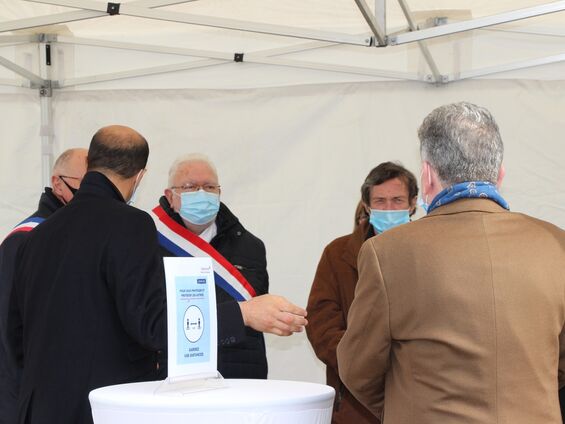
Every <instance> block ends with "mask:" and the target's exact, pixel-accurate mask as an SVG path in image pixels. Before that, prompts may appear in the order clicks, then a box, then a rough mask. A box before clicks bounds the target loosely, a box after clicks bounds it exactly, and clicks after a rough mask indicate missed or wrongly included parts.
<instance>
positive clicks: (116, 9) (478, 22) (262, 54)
mask: <svg viewBox="0 0 565 424" xmlns="http://www.w3.org/2000/svg"><path fill="white" fill-rule="evenodd" d="M29 1H33V2H36V3H44V4H51V5H56V6H65V7H71V8H75V9H78V10H74V11H69V12H62V13H56V14H51V15H46V16H38V17H33V18H25V19H18V20H13V21H8V22H1V23H0V33H6V32H11V31H16V30H22V29H28V28H36V27H43V26H48V25H54V24H61V23H68V22H74V21H82V20H86V19H94V18H99V17H104V16H116V15H126V16H133V17H137V18H144V19H151V20H156V21H168V22H176V23H182V24H187V25H200V26H206V27H216V28H223V29H230V30H236V31H246V32H254V33H262V34H270V35H277V36H283V37H292V38H298V39H304V40H306V41H304V42H303V43H299V44H297V45H293V46H290V47H282V48H275V49H268V50H261V51H254V52H237V53H233V52H222V51H212V50H206V49H202V50H200V49H187V48H178V47H167V46H157V45H149V44H140V43H128V42H119V41H106V40H96V39H86V38H78V37H72V36H61V35H56V34H36V35H0V46H10V45H17V44H21V43H33V44H37V46H38V49H39V59H40V63H39V69H40V71H39V73H38V74H36V73H33V72H32V71H30V70H28V69H25V68H23V67H22V66H20V65H18V64H16V63H14V62H12V61H10V60H8V59H6V58H4V57H2V56H0V66H2V67H4V68H7V69H9V70H11V71H12V72H14V73H15V74H16V75H18V76H19V77H20V78H23V80H22V79H0V85H7V86H14V87H27V88H32V89H38V90H39V94H40V108H41V134H40V136H41V143H42V168H43V171H42V172H43V173H42V176H43V182H44V183H47V182H48V181H49V178H50V175H49V173H50V169H51V167H52V162H53V138H54V137H53V131H52V128H53V126H52V105H51V98H52V93H53V90H54V89H63V88H67V87H73V86H79V85H84V84H90V83H95V82H102V81H113V80H119V79H124V78H132V77H140V76H147V75H154V74H164V73H169V72H177V71H181V70H189V69H198V68H203V67H211V66H218V65H222V64H226V63H231V62H233V61H236V62H243V61H245V62H249V63H256V64H263V65H276V66H286V67H293V68H301V69H313V70H318V71H331V72H340V73H346V74H357V75H365V76H370V77H380V78H388V79H399V80H411V81H422V82H425V83H433V84H445V83H448V82H453V81H458V80H463V79H468V78H476V77H481V76H486V75H492V74H496V73H501V72H507V71H511V70H518V69H524V68H529V67H534V66H540V65H546V64H551V63H557V62H563V61H565V52H564V53H562V54H557V55H552V56H546V57H539V58H535V59H529V60H520V61H515V62H512V63H507V64H503V65H498V66H490V67H485V68H482V69H474V70H470V71H463V72H458V73H453V74H444V73H442V72H441V70H440V69H439V68H438V65H437V63H436V61H435V60H434V57H433V55H432V53H431V52H430V50H429V48H428V46H427V44H426V40H429V39H431V38H435V37H445V36H448V35H451V34H456V33H460V32H465V31H472V30H477V29H484V28H488V27H492V26H495V25H500V24H504V23H508V22H514V21H519V20H524V19H528V18H532V17H536V16H542V15H547V14H552V13H558V12H561V11H565V0H560V1H556V2H553V3H547V4H543V5H539V6H535V7H530V8H525V9H519V10H514V11H510V12H505V13H500V14H496V15H491V16H486V17H480V18H476V19H470V20H467V21H462V22H453V23H445V24H443V25H441V23H442V21H441V20H438V23H439V24H440V25H438V26H434V27H431V28H425V29H420V28H418V26H417V23H416V21H415V19H414V15H413V13H412V12H411V10H410V8H409V6H408V3H407V1H406V0H398V3H399V5H400V7H401V9H402V12H403V14H404V17H405V19H406V22H407V30H406V31H404V32H401V33H394V34H392V33H391V34H387V33H386V13H385V12H386V0H375V9H374V10H375V12H373V11H372V10H371V8H370V7H369V6H368V4H367V3H366V2H365V0H353V1H352V7H354V5H355V6H356V7H357V8H358V10H359V11H360V13H361V15H362V16H363V18H364V20H365V23H366V25H367V32H366V33H363V34H345V33H339V32H330V31H320V30H314V29H305V28H299V27H292V26H287V25H273V24H266V23H258V22H251V21H244V20H236V19H226V18H219V17H214V16H203V15H195V14H188V13H180V12H173V11H168V10H161V8H163V7H166V6H171V5H176V4H180V3H189V2H191V1H195V0H134V1H131V2H127V3H112V2H110V3H103V2H100V1H95V0H29ZM202 1H205V0H202ZM353 3H354V5H353ZM56 43H59V44H73V45H87V46H99V47H107V48H113V49H121V50H126V51H143V52H150V53H165V54H172V55H178V56H185V57H187V58H188V57H190V58H192V60H190V61H186V62H181V63H176V64H172V65H170V64H169V65H158V66H151V67H144V68H139V69H133V70H129V71H121V72H111V73H106V74H98V75H91V76H86V77H77V78H70V79H64V80H53V79H52V78H51V66H50V65H51V46H52V45H53V44H56ZM407 43H418V46H419V48H420V51H421V54H422V56H423V58H424V60H425V62H426V64H427V67H428V69H429V74H426V75H424V76H423V77H422V76H421V75H418V74H416V73H409V72H397V71H390V70H382V69H373V68H369V67H360V66H352V65H346V64H327V63H318V62H311V61H304V60H296V59H289V58H285V57H284V56H285V55H288V54H291V53H296V52H303V51H308V50H316V49H323V48H327V47H330V46H336V45H353V46H358V47H359V48H361V47H369V48H372V47H379V48H385V47H387V48H394V47H393V46H396V45H402V44H407ZM195 57H196V58H199V60H194V58H195Z"/></svg>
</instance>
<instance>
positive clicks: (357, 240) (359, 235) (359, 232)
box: [342, 220, 375, 269]
mask: <svg viewBox="0 0 565 424" xmlns="http://www.w3.org/2000/svg"><path fill="white" fill-rule="evenodd" d="M374 235H375V232H374V230H373V227H372V225H371V224H369V221H368V220H367V221H364V222H363V223H361V224H360V225H359V226H358V227H357V228H355V230H353V232H352V233H351V235H350V236H349V240H347V243H346V245H345V248H344V249H343V255H342V259H343V260H344V261H345V262H346V263H348V264H349V265H351V266H352V267H353V268H355V269H357V256H358V255H359V250H361V245H362V244H363V243H364V242H365V240H367V239H368V238H370V237H373V236H374Z"/></svg>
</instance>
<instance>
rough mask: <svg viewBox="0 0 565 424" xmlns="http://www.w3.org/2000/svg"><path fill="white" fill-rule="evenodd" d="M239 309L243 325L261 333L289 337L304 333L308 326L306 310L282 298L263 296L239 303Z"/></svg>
mask: <svg viewBox="0 0 565 424" xmlns="http://www.w3.org/2000/svg"><path fill="white" fill-rule="evenodd" d="M239 307H240V308H241V315H242V316H243V322H244V323H245V325H246V326H248V327H251V328H253V329H254V330H256V331H261V332H263V333H271V334H276V335H277V336H290V335H291V334H292V333H299V332H301V331H304V326H305V325H307V324H308V321H307V320H306V318H305V317H306V310H304V309H302V308H300V307H298V306H296V305H293V304H292V303H290V302H289V301H288V300H286V299H285V298H284V297H282V296H276V295H273V294H264V295H262V296H257V297H254V298H252V299H251V300H247V301H245V302H239Z"/></svg>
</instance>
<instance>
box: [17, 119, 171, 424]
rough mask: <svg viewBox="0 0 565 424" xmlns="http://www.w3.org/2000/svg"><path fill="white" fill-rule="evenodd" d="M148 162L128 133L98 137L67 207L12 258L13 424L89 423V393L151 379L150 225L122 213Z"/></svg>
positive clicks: (154, 253)
mask: <svg viewBox="0 0 565 424" xmlns="http://www.w3.org/2000/svg"><path fill="white" fill-rule="evenodd" d="M148 154H149V148H148V145H147V142H146V140H145V139H144V138H143V136H141V135H140V134H139V133H137V132H136V131H134V130H132V129H131V128H128V127H123V126H117V125H115V126H110V127H105V128H102V129H100V130H99V131H98V132H97V133H96V134H95V135H94V137H93V138H92V141H91V143H90V147H89V150H88V172H87V173H86V175H85V176H84V178H83V180H82V183H81V186H80V189H79V190H78V191H77V193H76V194H75V196H74V198H73V201H72V202H70V203H69V204H68V205H67V206H66V207H64V208H62V209H61V210H60V211H59V212H57V213H56V214H54V215H53V216H51V217H50V218H49V219H48V220H46V221H45V222H43V223H42V224H41V225H39V226H38V227H37V228H36V229H35V230H34V231H32V232H31V233H30V235H29V237H28V239H27V240H26V241H25V243H24V244H23V246H22V248H21V249H20V251H19V254H18V258H17V267H16V272H15V279H14V289H13V291H12V296H11V303H10V315H9V322H8V329H9V336H10V344H11V346H12V350H13V352H14V356H15V357H16V358H17V360H18V363H19V365H20V366H21V367H23V373H22V384H21V388H20V393H19V398H18V421H17V422H18V423H32V424H35V423H38V424H39V423H45V424H47V423H60V424H81V423H92V415H91V411H90V405H89V403H88V393H89V392H90V391H91V390H92V389H95V388H98V387H102V386H108V385H112V384H119V383H128V382H135V381H143V380H151V379H155V378H156V377H157V376H156V367H155V362H156V361H155V352H156V351H158V350H160V349H163V348H164V346H165V344H166V312H165V311H166V304H165V302H166V299H165V291H164V285H163V280H164V275H163V267H162V263H161V258H160V256H159V253H158V244H157V237H156V231H155V226H154V224H153V221H152V219H151V218H150V217H149V215H148V214H147V213H145V212H142V211H141V210H139V209H136V208H133V207H131V206H128V205H127V204H126V202H127V201H128V200H130V199H131V198H132V196H133V194H134V192H135V190H136V188H137V186H138V185H139V182H140V181H141V179H142V177H143V175H144V172H145V164H146V163H147V157H148Z"/></svg>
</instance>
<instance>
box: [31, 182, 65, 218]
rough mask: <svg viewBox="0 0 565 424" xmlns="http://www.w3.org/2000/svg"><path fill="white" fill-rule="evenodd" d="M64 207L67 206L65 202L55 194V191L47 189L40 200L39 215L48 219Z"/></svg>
mask: <svg viewBox="0 0 565 424" xmlns="http://www.w3.org/2000/svg"><path fill="white" fill-rule="evenodd" d="M63 206H65V205H64V204H63V202H61V201H60V200H59V199H58V198H57V196H55V195H54V194H53V189H51V187H45V191H44V192H43V193H41V197H40V198H39V205H38V206H37V214H38V215H39V216H41V217H44V218H46V217H48V216H49V215H51V214H52V213H54V212H55V211H56V210H57V209H59V208H62V207H63Z"/></svg>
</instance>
